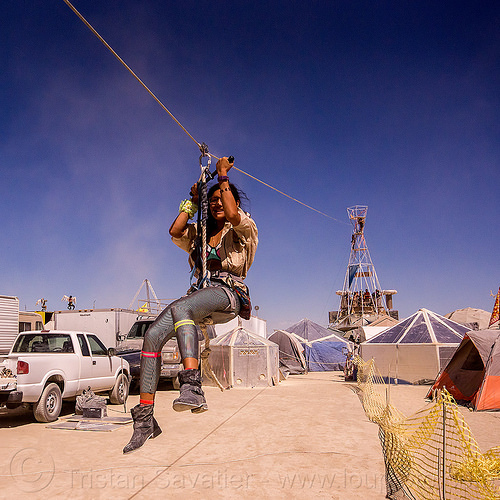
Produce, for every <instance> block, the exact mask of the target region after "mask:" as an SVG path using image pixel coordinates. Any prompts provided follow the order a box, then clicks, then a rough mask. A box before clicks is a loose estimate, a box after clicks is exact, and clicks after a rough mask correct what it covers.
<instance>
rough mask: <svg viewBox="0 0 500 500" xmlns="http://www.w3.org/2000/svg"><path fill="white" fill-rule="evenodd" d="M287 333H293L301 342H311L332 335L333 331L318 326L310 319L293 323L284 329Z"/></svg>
mask: <svg viewBox="0 0 500 500" xmlns="http://www.w3.org/2000/svg"><path fill="white" fill-rule="evenodd" d="M285 330H286V331H287V332H290V333H295V335H298V336H299V337H300V338H301V339H302V340H304V341H306V342H311V341H312V340H317V339H321V338H323V337H326V336H328V335H330V334H331V333H332V331H333V330H329V329H328V328H325V327H323V326H321V325H318V324H317V323H315V322H314V321H311V320H310V319H307V318H304V319H301V320H300V321H299V322H298V323H295V324H294V325H292V326H289V327H288V328H285Z"/></svg>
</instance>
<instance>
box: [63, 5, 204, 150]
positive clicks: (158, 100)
mask: <svg viewBox="0 0 500 500" xmlns="http://www.w3.org/2000/svg"><path fill="white" fill-rule="evenodd" d="M63 1H64V3H65V4H66V5H67V6H68V7H69V8H70V9H71V10H72V11H73V12H74V13H75V14H76V15H77V16H78V17H79V18H80V20H81V21H82V22H83V23H84V24H85V26H87V28H88V29H89V30H90V31H92V33H93V34H94V35H95V36H96V37H97V38H98V39H99V41H100V42H101V43H102V44H103V45H104V46H105V47H106V48H107V49H108V50H109V51H110V52H111V53H112V54H113V55H114V56H115V57H116V59H118V61H120V62H121V63H122V64H123V66H125V68H126V69H127V70H128V71H129V72H130V74H131V75H132V76H133V77H134V78H135V79H136V80H137V81H138V82H139V83H140V84H141V85H142V86H143V87H144V88H145V89H146V91H147V92H148V94H149V95H150V96H151V97H152V98H153V99H154V100H155V101H156V102H157V103H158V104H159V105H160V106H161V107H162V108H163V109H164V110H165V111H166V112H167V113H168V114H169V115H170V117H171V118H172V120H174V122H175V123H177V125H179V127H180V128H181V129H182V130H184V132H185V133H186V134H187V135H188V136H189V137H190V138H191V140H192V141H193V142H194V143H195V144H196V145H197V146H198V147H200V143H199V142H198V141H197V140H196V139H195V138H194V137H193V136H192V135H191V134H190V133H189V132H188V131H187V130H186V129H185V128H184V127H183V125H182V124H181V122H180V121H179V120H178V119H177V118H176V117H175V116H174V115H173V114H172V113H171V112H170V111H169V110H168V109H167V107H166V106H165V105H164V104H163V103H162V102H161V101H160V99H158V97H156V95H155V94H154V93H153V92H152V91H151V90H150V89H149V87H148V86H147V85H146V84H145V83H144V82H143V81H142V80H141V79H140V78H139V77H138V76H137V75H136V74H135V73H134V71H133V70H132V68H131V67H130V66H129V65H128V64H127V63H126V62H125V61H124V60H123V59H122V58H121V57H120V56H119V55H118V54H117V53H116V52H115V51H114V50H113V48H112V47H111V46H110V45H109V44H108V42H106V40H104V38H103V37H102V36H101V35H99V33H98V32H97V31H96V30H95V29H94V28H93V26H92V25H91V24H90V23H89V22H88V21H87V20H86V19H85V18H84V17H83V16H82V15H81V14H80V12H78V10H76V8H75V7H74V6H73V5H72V4H71V2H70V1H69V0H63Z"/></svg>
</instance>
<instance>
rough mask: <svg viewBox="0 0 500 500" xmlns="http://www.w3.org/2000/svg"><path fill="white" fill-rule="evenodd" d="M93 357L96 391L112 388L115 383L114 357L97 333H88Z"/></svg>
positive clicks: (94, 388) (93, 378)
mask: <svg viewBox="0 0 500 500" xmlns="http://www.w3.org/2000/svg"><path fill="white" fill-rule="evenodd" d="M87 340H88V342H89V346H90V354H91V357H92V384H91V387H92V389H93V390H94V391H99V390H107V389H111V388H112V387H113V386H114V384H115V376H114V375H115V374H114V371H113V362H112V359H111V358H110V357H109V356H108V350H107V349H106V347H105V346H104V344H103V343H102V342H101V341H100V340H99V338H98V337H97V336H96V335H91V334H88V335H87Z"/></svg>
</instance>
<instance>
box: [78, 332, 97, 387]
mask: <svg viewBox="0 0 500 500" xmlns="http://www.w3.org/2000/svg"><path fill="white" fill-rule="evenodd" d="M77 338H78V344H79V345H80V350H81V351H82V357H81V365H80V366H81V368H80V387H79V390H80V392H81V391H83V390H84V389H87V387H88V386H90V387H91V388H92V389H93V387H92V357H91V356H90V349H89V345H88V344H87V339H86V338H85V335H84V334H83V333H78V334H77Z"/></svg>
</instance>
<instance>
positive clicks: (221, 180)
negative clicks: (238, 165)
mask: <svg viewBox="0 0 500 500" xmlns="http://www.w3.org/2000/svg"><path fill="white" fill-rule="evenodd" d="M224 181H228V182H229V177H228V176H227V175H219V176H218V177H217V182H219V183H220V182H224Z"/></svg>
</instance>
